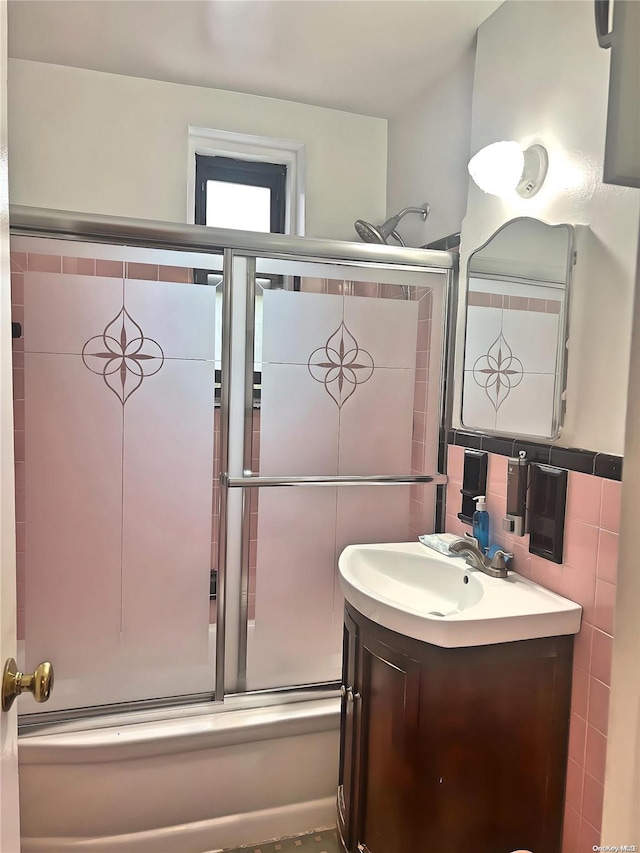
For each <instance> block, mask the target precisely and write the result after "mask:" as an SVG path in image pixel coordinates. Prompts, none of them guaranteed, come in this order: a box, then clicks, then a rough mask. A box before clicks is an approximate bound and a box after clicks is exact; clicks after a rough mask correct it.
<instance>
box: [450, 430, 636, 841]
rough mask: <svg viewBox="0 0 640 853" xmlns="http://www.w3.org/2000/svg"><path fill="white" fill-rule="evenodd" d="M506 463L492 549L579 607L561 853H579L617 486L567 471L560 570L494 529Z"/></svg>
mask: <svg viewBox="0 0 640 853" xmlns="http://www.w3.org/2000/svg"><path fill="white" fill-rule="evenodd" d="M448 457H449V467H448V472H449V485H448V487H447V524H446V529H447V531H448V532H451V533H459V534H461V535H462V534H464V532H465V531H468V530H469V526H468V525H466V524H464V523H463V522H461V521H460V520H459V519H458V518H457V517H456V514H457V513H458V512H459V511H460V502H461V496H460V489H461V488H462V468H463V461H464V448H463V447H456V446H453V445H450V446H449V454H448ZM506 474H507V459H506V457H505V456H498V455H496V454H489V462H488V471H487V483H488V488H487V508H488V511H489V514H490V517H491V522H492V524H493V532H492V533H491V540H492V542H498V543H499V544H501V545H504V546H505V547H506V548H508V549H509V550H510V551H513V553H514V555H515V556H514V568H515V571H517V572H519V573H520V574H522V575H524V576H525V577H528V578H531V579H532V580H534V581H535V582H536V583H539V584H541V585H542V586H545V587H547V588H548V589H551V590H553V591H554V592H557V593H559V594H560V595H564V596H566V597H567V598H570V599H572V600H573V601H576V602H577V603H578V604H580V605H581V606H582V608H583V613H582V627H581V630H580V633H579V634H578V635H577V636H576V642H575V651H574V664H573V690H572V698H571V723H570V732H569V761H568V767H567V788H566V797H565V819H564V834H563V841H562V844H563V853H583V851H586V850H591V849H592V847H593V845H597V844H599V843H600V829H601V824H602V802H603V795H604V771H605V758H606V749H607V728H608V714H609V689H610V685H611V648H612V642H613V631H614V605H615V591H616V574H617V564H618V538H619V529H620V494H621V484H620V483H618V482H615V481H613V480H603V479H601V478H599V477H592V476H590V475H588V474H579V473H576V472H574V471H569V478H568V490H567V510H566V522H565V539H564V563H563V564H562V565H558V564H556V563H552V562H550V561H548V560H544V559H542V558H541V557H537V556H535V555H533V554H530V553H529V551H528V547H529V537H528V536H524V537H513V536H509V535H507V534H505V533H504V532H503V531H502V530H501V529H500V526H501V519H502V518H503V517H504V514H505V511H506Z"/></svg>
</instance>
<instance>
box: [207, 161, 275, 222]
mask: <svg viewBox="0 0 640 853" xmlns="http://www.w3.org/2000/svg"><path fill="white" fill-rule="evenodd" d="M286 181H287V167H286V166H285V165H282V164H280V163H263V162H256V161H250V160H235V159H232V158H231V157H211V156H207V155H203V154H196V188H195V189H196V191H195V223H196V225H211V226H213V227H217V228H239V229H241V230H244V231H264V232H267V233H268V232H272V233H276V234H284V230H285V217H286Z"/></svg>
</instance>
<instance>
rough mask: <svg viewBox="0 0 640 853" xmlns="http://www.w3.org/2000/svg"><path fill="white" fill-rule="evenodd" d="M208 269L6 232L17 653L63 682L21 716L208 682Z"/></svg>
mask: <svg viewBox="0 0 640 853" xmlns="http://www.w3.org/2000/svg"><path fill="white" fill-rule="evenodd" d="M207 263H208V264H209V265H210V266H212V267H213V266H217V267H218V268H220V267H221V258H220V257H215V256H211V257H209V258H203V257H202V256H198V255H195V256H194V255H191V256H189V255H188V254H187V253H179V252H166V251H161V250H153V249H131V248H126V247H121V246H108V245H99V244H90V243H79V242H78V243H73V242H68V241H58V240H48V239H38V238H26V237H17V238H13V239H12V268H13V272H12V286H13V303H14V320H15V321H17V322H19V323H20V328H19V330H18V329H16V334H18V331H19V336H18V337H16V338H15V339H14V387H15V396H16V400H15V416H16V460H17V471H16V473H17V477H16V482H17V490H18V491H17V507H18V510H17V512H18V525H17V526H18V537H17V538H18V551H19V553H18V609H19V625H18V628H19V637H18V639H19V647H20V649H21V652H22V654H21V655H20V657H21V660H20V661H19V663H20V664H21V665H23V666H24V667H25V669H26V671H29V670H31V671H32V670H33V668H35V666H36V665H37V664H38V662H39V661H40V660H50V661H52V662H53V664H54V670H55V676H56V678H55V689H54V691H53V692H52V694H51V698H50V700H49V702H48V703H47V704H46V705H34V704H33V703H31V704H29V705H28V706H27V707H25V710H27V709H28V712H29V713H38V712H50V711H55V710H65V711H66V710H68V709H71V708H82V707H88V706H98V705H111V704H120V703H127V702H134V701H140V700H148V699H158V698H166V697H173V696H180V695H185V694H200V693H203V692H205V691H213V683H214V677H215V671H214V668H215V611H213V612H210V610H211V608H210V597H209V596H210V577H211V568H212V544H213V549H214V554H215V543H216V530H217V528H216V525H215V524H214V523H212V522H215V521H216V518H215V513H212V500H213V499H214V498H215V493H214V488H213V485H214V466H215V458H216V455H217V447H216V437H217V434H216V430H215V425H216V424H215V420H216V418H215V414H216V409H215V400H214V396H215V371H216V356H217V361H218V369H219V359H220V357H219V343H218V340H217V338H218V336H219V334H217V333H216V327H217V326H219V323H220V320H219V317H218V315H219V313H220V309H221V305H220V297H219V295H218V287H216V286H215V284H214V283H213V282H212V284H211V285H210V286H199V285H196V284H194V283H193V269H194V266H195V265H196V264H197V265H198V266H199V267H202V266H206V264H207ZM219 278H220V277H219V276H218V280H219ZM217 351H218V352H217ZM215 556H217V554H216V555H215ZM19 701H20V702H22V700H19Z"/></svg>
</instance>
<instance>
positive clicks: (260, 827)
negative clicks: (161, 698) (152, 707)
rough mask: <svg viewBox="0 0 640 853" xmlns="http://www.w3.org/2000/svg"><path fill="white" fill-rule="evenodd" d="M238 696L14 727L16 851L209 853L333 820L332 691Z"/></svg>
mask: <svg viewBox="0 0 640 853" xmlns="http://www.w3.org/2000/svg"><path fill="white" fill-rule="evenodd" d="M247 699H248V697H232V698H231V699H229V700H227V701H225V705H224V709H222V708H221V706H212V708H208V709H203V707H202V706H198V707H193V708H186V709H180V710H177V709H176V710H175V711H174V712H173V714H172V718H171V719H158V716H159V714H160V712H154V713H151V714H148V715H145V721H144V722H140V721H136V722H132V719H133V718H132V716H131V715H128V716H124V715H123V716H121V717H112V718H110V719H106V718H102V719H100V720H98V721H95V725H94V721H88V722H87V721H85V723H84V726H85V728H84V730H83V729H79V724H77V723H76V724H62V725H60V726H57V727H55V728H53V729H51V730H49V731H47V733H46V734H42V733H35V734H32V735H29V734H27V735H23V736H21V737H20V739H19V761H20V802H21V821H22V853H41V851H47V853H54V852H55V853H73V851H81V850H90V851H94V853H204V851H207V853H208V851H218V850H221V849H224V848H227V847H235V846H236V845H240V844H252V843H258V842H260V841H266V840H268V839H272V838H278V837H282V836H287V835H294V834H296V833H298V832H300V833H302V832H305V831H307V830H313V829H321V828H325V827H329V826H333V825H335V791H336V785H337V773H338V752H339V699H337V698H334V697H332V698H323V699H309V700H304V701H297V702H290V703H288V704H286V705H285V704H273V705H271V706H268V707H261V708H253V709H252V708H247ZM165 715H166V712H165ZM139 719H140V717H138V718H137V720H139ZM89 725H90V726H91V728H89Z"/></svg>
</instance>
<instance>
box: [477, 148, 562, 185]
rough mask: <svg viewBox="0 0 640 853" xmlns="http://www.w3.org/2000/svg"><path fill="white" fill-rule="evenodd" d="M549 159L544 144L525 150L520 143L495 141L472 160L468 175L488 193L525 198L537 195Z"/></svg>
mask: <svg viewBox="0 0 640 853" xmlns="http://www.w3.org/2000/svg"><path fill="white" fill-rule="evenodd" d="M548 165H549V157H548V155H547V149H546V148H545V147H544V146H543V145H531V146H529V148H525V149H524V150H523V148H522V146H521V145H520V144H519V143H518V142H494V143H493V144H492V145H487V146H486V148H482V149H481V150H480V151H478V153H477V154H476V155H475V156H474V157H472V158H471V160H469V174H470V175H471V177H472V178H473V180H474V181H475V182H476V184H477V185H478V186H479V187H480V189H481V190H484V192H486V193H491V195H497V196H509V195H512V194H513V192H514V191H515V192H517V193H518V195H519V196H521V197H522V198H531V197H532V196H534V195H535V194H536V193H537V192H538V190H539V189H540V187H541V186H542V184H543V183H544V179H545V177H546V174H547V167H548Z"/></svg>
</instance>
